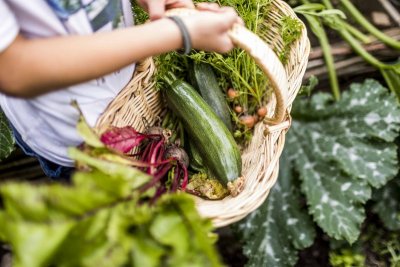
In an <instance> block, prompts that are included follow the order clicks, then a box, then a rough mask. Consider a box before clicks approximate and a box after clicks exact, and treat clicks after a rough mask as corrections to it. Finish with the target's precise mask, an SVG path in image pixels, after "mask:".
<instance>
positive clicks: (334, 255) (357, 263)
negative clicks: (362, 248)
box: [329, 249, 365, 267]
mask: <svg viewBox="0 0 400 267" xmlns="http://www.w3.org/2000/svg"><path fill="white" fill-rule="evenodd" d="M329 262H330V264H331V265H332V267H363V266H365V256H363V255H361V254H359V253H354V252H353V251H352V250H348V249H342V250H340V251H339V252H331V253H329Z"/></svg>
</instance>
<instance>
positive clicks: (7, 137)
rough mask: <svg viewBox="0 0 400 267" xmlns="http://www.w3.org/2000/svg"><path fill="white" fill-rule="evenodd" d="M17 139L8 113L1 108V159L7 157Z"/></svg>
mask: <svg viewBox="0 0 400 267" xmlns="http://www.w3.org/2000/svg"><path fill="white" fill-rule="evenodd" d="M14 145H15V140H14V136H13V134H12V131H11V129H10V126H9V124H8V120H7V118H6V115H4V113H3V111H2V110H1V109H0V161H1V160H3V159H5V158H7V157H8V156H9V155H10V154H11V152H13V150H14V148H15V146H14Z"/></svg>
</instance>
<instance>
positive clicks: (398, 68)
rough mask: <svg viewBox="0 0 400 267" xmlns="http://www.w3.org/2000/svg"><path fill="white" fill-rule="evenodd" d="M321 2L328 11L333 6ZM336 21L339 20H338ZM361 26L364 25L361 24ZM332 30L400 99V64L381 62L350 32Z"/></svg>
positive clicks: (342, 29) (328, 2) (326, 0)
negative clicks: (380, 74)
mask: <svg viewBox="0 0 400 267" xmlns="http://www.w3.org/2000/svg"><path fill="white" fill-rule="evenodd" d="M341 1H342V2H343V1H347V0H341ZM322 2H323V3H324V5H325V6H326V7H327V8H329V9H332V8H333V5H332V3H331V2H330V0H322ZM353 7H354V6H353ZM357 12H358V11H357ZM337 19H338V20H341V19H340V18H337ZM328 24H329V23H328ZM361 26H365V25H364V24H361ZM332 28H333V27H332ZM334 29H335V30H337V31H338V33H339V34H340V36H341V37H342V38H343V39H344V40H345V41H346V42H347V43H348V44H349V45H350V46H351V48H353V50H354V51H355V52H356V53H357V54H358V55H359V56H361V57H362V58H363V59H364V60H365V61H366V62H367V63H369V64H371V65H372V66H374V67H375V68H377V69H379V70H380V72H381V73H382V76H383V77H384V79H385V81H386V83H387V85H388V87H389V89H390V90H391V91H392V92H394V93H395V94H396V95H397V97H398V99H400V64H398V63H397V64H394V65H393V64H385V63H383V62H381V61H380V60H378V59H377V58H375V57H374V56H372V55H371V54H370V53H368V52H367V51H366V50H365V49H364V47H363V46H362V45H361V44H360V43H359V42H358V41H357V40H356V38H355V37H354V36H353V35H351V34H350V32H349V31H347V30H346V29H345V28H344V27H341V28H334ZM396 42H397V41H396Z"/></svg>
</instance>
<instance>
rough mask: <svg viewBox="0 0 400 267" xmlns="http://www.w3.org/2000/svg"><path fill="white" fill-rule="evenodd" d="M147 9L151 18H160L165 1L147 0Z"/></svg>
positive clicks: (163, 11) (163, 10)
mask: <svg viewBox="0 0 400 267" xmlns="http://www.w3.org/2000/svg"><path fill="white" fill-rule="evenodd" d="M147 10H148V12H149V16H150V19H151V20H156V19H160V18H162V17H163V16H164V13H165V2H164V1H160V0H148V1H147Z"/></svg>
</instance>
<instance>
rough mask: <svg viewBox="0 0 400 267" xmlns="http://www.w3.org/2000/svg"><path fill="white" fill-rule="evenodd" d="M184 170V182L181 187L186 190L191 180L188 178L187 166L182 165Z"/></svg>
mask: <svg viewBox="0 0 400 267" xmlns="http://www.w3.org/2000/svg"><path fill="white" fill-rule="evenodd" d="M182 168H183V181H182V185H181V187H182V190H185V189H186V186H187V184H188V179H189V178H188V170H187V168H186V166H185V165H182Z"/></svg>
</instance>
